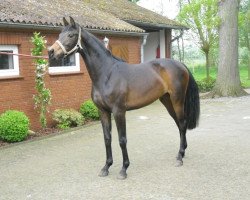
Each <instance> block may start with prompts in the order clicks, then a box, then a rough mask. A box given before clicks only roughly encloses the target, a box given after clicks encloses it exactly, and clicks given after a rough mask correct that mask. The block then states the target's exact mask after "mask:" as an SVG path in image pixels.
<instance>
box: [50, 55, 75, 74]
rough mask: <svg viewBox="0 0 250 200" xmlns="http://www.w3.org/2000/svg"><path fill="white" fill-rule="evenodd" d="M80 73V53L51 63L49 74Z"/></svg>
mask: <svg viewBox="0 0 250 200" xmlns="http://www.w3.org/2000/svg"><path fill="white" fill-rule="evenodd" d="M76 71H80V59H79V53H75V54H72V55H70V56H68V57H66V58H63V59H62V60H60V61H53V62H52V61H50V66H49V73H57V72H76Z"/></svg>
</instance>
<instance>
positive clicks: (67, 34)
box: [48, 17, 82, 60]
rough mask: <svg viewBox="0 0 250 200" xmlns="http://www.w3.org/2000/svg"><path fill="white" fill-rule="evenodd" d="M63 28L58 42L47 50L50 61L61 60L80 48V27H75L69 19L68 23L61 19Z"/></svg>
mask: <svg viewBox="0 0 250 200" xmlns="http://www.w3.org/2000/svg"><path fill="white" fill-rule="evenodd" d="M63 24H64V27H63V29H62V32H61V33H60V34H59V38H58V40H57V41H56V42H55V43H54V44H53V45H52V46H51V47H50V48H49V49H48V53H49V58H50V59H52V60H53V59H55V60H58V59H62V58H63V57H65V56H67V55H69V54H72V53H73V52H76V51H78V49H79V48H82V46H81V27H80V26H78V25H76V23H75V21H74V19H73V18H72V17H70V22H68V21H67V20H66V19H65V18H63Z"/></svg>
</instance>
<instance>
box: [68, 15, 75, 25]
mask: <svg viewBox="0 0 250 200" xmlns="http://www.w3.org/2000/svg"><path fill="white" fill-rule="evenodd" d="M69 19H70V25H71V26H73V27H76V23H75V20H74V19H73V18H72V17H69Z"/></svg>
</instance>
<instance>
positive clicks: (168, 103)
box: [160, 94, 187, 166]
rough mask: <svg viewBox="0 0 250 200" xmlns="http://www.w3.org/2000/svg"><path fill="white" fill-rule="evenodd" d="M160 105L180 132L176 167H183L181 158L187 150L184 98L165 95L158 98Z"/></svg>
mask: <svg viewBox="0 0 250 200" xmlns="http://www.w3.org/2000/svg"><path fill="white" fill-rule="evenodd" d="M160 101H161V102H162V104H163V105H164V106H165V107H166V108H167V110H168V112H169V114H170V115H171V116H172V118H173V119H174V121H175V123H176V125H177V127H178V129H179V132H180V149H179V152H178V154H177V166H181V165H183V161H182V158H183V157H184V156H185V149H186V148H187V140H186V131H187V121H186V117H185V114H184V101H185V100H184V98H183V97H178V98H176V97H174V96H170V95H169V94H165V95H163V96H162V97H161V98H160Z"/></svg>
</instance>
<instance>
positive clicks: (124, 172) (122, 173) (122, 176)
mask: <svg viewBox="0 0 250 200" xmlns="http://www.w3.org/2000/svg"><path fill="white" fill-rule="evenodd" d="M126 178H127V173H126V171H123V170H122V171H120V173H119V174H118V176H117V179H119V180H124V179H126Z"/></svg>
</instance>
